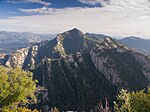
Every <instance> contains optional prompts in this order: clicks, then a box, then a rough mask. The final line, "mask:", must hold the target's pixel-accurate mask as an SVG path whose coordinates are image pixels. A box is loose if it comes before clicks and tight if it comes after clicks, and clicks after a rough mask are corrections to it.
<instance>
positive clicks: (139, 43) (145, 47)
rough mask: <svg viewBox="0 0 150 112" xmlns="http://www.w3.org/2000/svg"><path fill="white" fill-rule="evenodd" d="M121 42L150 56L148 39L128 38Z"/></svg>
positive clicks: (149, 41)
mask: <svg viewBox="0 0 150 112" xmlns="http://www.w3.org/2000/svg"><path fill="white" fill-rule="evenodd" d="M119 42H121V43H123V44H126V45H127V46H130V47H132V48H135V49H137V50H140V51H141V52H144V53H146V54H150V40H148V39H142V38H139V37H133V36H131V37H126V38H123V39H121V40H119Z"/></svg>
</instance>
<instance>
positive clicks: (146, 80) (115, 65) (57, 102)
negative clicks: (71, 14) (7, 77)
mask: <svg viewBox="0 0 150 112" xmlns="http://www.w3.org/2000/svg"><path fill="white" fill-rule="evenodd" d="M0 64H1V65H4V66H7V67H11V68H14V67H21V68H22V69H24V70H30V71H31V72H33V74H34V78H36V79H38V81H39V82H38V85H40V86H44V87H45V88H46V90H47V91H45V92H43V93H42V95H41V96H39V97H38V98H39V99H38V101H41V102H39V103H38V105H36V106H37V107H38V108H44V107H45V106H46V108H47V109H48V107H55V106H56V107H58V108H59V109H61V110H65V111H69V110H74V111H79V112H80V111H83V110H84V111H86V112H88V111H89V110H94V108H95V105H97V103H98V102H99V101H100V100H102V101H103V100H104V99H105V98H107V99H109V102H110V105H112V103H113V101H114V100H115V96H116V95H117V93H118V91H119V90H121V89H122V88H124V89H128V90H141V89H143V88H147V87H148V86H149V84H150V57H149V56H147V55H145V54H143V53H140V52H137V51H136V50H133V49H132V48H130V47H127V46H126V45H124V44H121V43H119V42H118V41H117V40H115V39H112V38H110V37H106V38H105V36H103V38H102V39H101V38H100V37H99V36H95V35H90V34H83V33H82V32H81V31H80V30H78V29H73V30H70V31H66V32H64V33H62V34H59V35H57V36H56V38H54V39H52V40H50V41H44V42H41V43H38V44H34V45H32V46H31V47H28V48H23V49H19V50H17V51H15V52H13V53H11V54H10V55H6V54H1V55H0ZM40 99H41V100H40Z"/></svg>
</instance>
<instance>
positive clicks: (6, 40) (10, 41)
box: [0, 31, 53, 54]
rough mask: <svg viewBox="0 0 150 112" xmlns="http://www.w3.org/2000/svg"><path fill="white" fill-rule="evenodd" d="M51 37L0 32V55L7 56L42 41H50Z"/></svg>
mask: <svg viewBox="0 0 150 112" xmlns="http://www.w3.org/2000/svg"><path fill="white" fill-rule="evenodd" d="M52 38H53V35H48V34H33V33H17V32H6V31H0V53H6V54H9V53H11V52H13V51H15V50H17V49H20V48H25V47H28V46H31V45H33V44H35V43H39V42H41V41H44V40H51V39H52Z"/></svg>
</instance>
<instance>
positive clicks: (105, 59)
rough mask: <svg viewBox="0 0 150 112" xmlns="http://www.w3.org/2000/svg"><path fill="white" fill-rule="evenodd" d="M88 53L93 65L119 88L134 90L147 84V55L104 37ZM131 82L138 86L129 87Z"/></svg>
mask: <svg viewBox="0 0 150 112" xmlns="http://www.w3.org/2000/svg"><path fill="white" fill-rule="evenodd" d="M90 55H91V58H92V61H93V63H94V65H95V67H96V68H97V69H98V70H99V71H100V72H102V73H103V74H104V75H105V77H106V78H107V79H108V80H109V81H110V82H111V83H113V84H116V85H118V87H119V88H120V89H121V88H128V89H131V90H136V89H138V88H143V87H144V86H145V87H146V85H148V79H147V78H149V76H150V73H149V64H150V63H149V62H150V59H149V58H148V56H145V55H143V54H141V53H137V52H135V51H133V50H131V49H129V48H128V47H126V46H124V45H122V44H119V43H117V42H115V41H113V40H112V39H110V38H106V39H105V40H104V41H103V42H102V43H101V44H99V45H97V46H96V47H94V48H93V49H92V50H91V52H90ZM130 61H131V62H130ZM137 74H138V75H137ZM125 75H126V76H125ZM137 77H139V78H137ZM132 78H133V80H132ZM134 78H135V80H134ZM131 82H134V83H136V84H137V85H139V86H137V87H130V85H135V84H132V83H131Z"/></svg>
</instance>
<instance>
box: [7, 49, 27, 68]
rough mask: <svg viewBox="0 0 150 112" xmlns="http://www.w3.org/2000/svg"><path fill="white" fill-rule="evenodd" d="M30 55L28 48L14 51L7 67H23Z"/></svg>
mask: <svg viewBox="0 0 150 112" xmlns="http://www.w3.org/2000/svg"><path fill="white" fill-rule="evenodd" d="M27 55H28V48H23V49H20V50H17V51H16V52H13V53H12V54H11V55H10V56H9V59H8V61H7V62H6V66H7V67H12V68H14V67H22V66H23V64H24V60H25V59H26V57H27Z"/></svg>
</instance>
